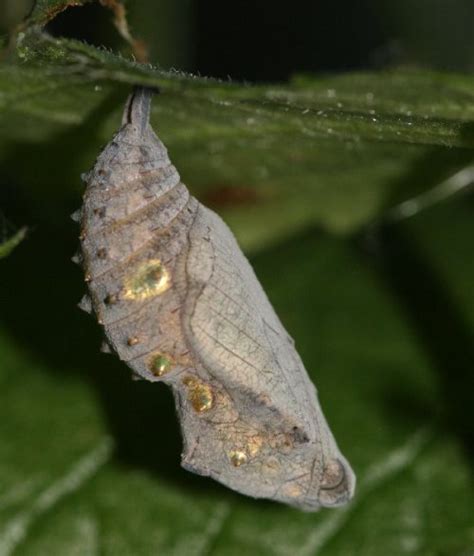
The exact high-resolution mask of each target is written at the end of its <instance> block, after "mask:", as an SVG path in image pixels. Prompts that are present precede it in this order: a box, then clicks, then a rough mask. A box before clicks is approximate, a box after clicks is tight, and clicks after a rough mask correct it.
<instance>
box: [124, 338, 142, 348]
mask: <svg viewBox="0 0 474 556" xmlns="http://www.w3.org/2000/svg"><path fill="white" fill-rule="evenodd" d="M139 343H140V338H137V337H136V336H130V338H128V340H127V346H136V345H137V344H139Z"/></svg>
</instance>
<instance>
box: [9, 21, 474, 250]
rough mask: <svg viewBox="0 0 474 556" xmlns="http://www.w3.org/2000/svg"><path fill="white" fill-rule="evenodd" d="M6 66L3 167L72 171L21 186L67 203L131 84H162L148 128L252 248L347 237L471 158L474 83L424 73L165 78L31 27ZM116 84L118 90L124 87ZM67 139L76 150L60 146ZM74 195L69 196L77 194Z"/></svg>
mask: <svg viewBox="0 0 474 556" xmlns="http://www.w3.org/2000/svg"><path fill="white" fill-rule="evenodd" d="M17 54H18V59H17V61H16V62H15V63H12V64H10V65H4V66H3V67H2V68H0V83H2V86H3V95H2V96H1V97H0V121H1V122H2V132H1V133H0V143H1V142H2V141H3V142H7V144H10V145H11V144H12V141H14V142H15V148H14V149H13V150H12V152H10V151H9V149H6V155H5V157H4V160H3V164H4V165H5V166H6V168H7V170H6V171H7V172H8V168H12V167H18V166H21V164H19V159H20V156H22V155H24V152H25V151H27V152H31V151H32V150H35V146H36V145H37V143H38V141H40V142H41V143H42V145H43V146H44V149H47V148H49V149H50V151H54V150H61V149H62V151H63V153H62V156H66V157H71V153H74V163H73V164H71V165H70V166H69V167H68V168H63V169H62V171H61V173H60V174H59V175H53V176H51V175H50V173H49V172H47V171H46V170H45V168H44V160H45V154H44V153H42V154H41V156H38V160H37V161H36V162H37V167H34V166H33V165H29V167H26V168H21V170H20V172H19V173H17V174H16V179H17V180H18V179H21V181H22V182H23V183H24V185H25V187H29V188H31V187H30V185H29V184H30V183H31V182H32V181H35V182H37V184H38V185H37V187H38V189H40V190H41V195H42V196H43V198H44V195H45V194H46V192H47V191H51V195H52V199H51V203H53V204H51V203H49V202H48V206H51V208H52V209H53V208H54V203H56V202H58V199H59V197H58V195H59V196H67V195H68V194H69V195H72V194H73V192H72V191H71V188H72V187H73V186H75V185H77V184H78V180H79V178H78V176H79V174H80V173H81V172H82V171H85V170H87V169H88V168H90V166H91V165H92V163H93V160H94V158H95V156H96V155H97V153H98V151H99V150H100V146H101V145H103V144H104V142H106V141H107V140H109V139H110V137H111V135H112V134H113V132H114V131H115V130H116V129H117V127H118V126H119V122H120V110H121V106H123V101H124V98H125V96H126V94H127V90H128V88H129V86H131V85H132V84H135V83H138V84H143V85H149V86H157V87H159V88H160V90H161V92H162V94H161V95H159V96H157V97H156V99H155V101H154V108H153V115H152V120H153V124H154V126H155V128H156V129H157V131H158V132H159V134H160V137H161V138H162V139H163V141H164V142H165V144H166V145H167V146H168V148H169V150H170V153H171V156H172V159H173V161H174V163H175V164H176V166H177V167H178V168H179V171H180V173H181V174H182V178H183V181H185V183H187V184H188V185H189V186H190V188H191V190H192V191H193V192H194V193H195V194H196V195H197V196H198V197H199V198H201V199H202V200H203V201H204V202H206V203H207V204H210V205H211V206H213V207H214V208H216V210H218V211H219V212H220V213H221V214H222V215H223V216H224V218H225V219H226V220H227V221H228V222H229V224H230V225H231V227H232V228H233V230H235V232H236V233H237V235H238V237H239V239H240V241H241V243H242V244H243V245H244V247H246V248H247V249H258V248H262V247H264V246H265V245H268V244H270V243H274V242H276V241H277V240H278V239H280V238H283V237H286V236H288V235H290V234H294V233H296V232H298V230H302V229H304V228H307V227H308V226H310V225H314V224H318V225H320V226H322V227H324V228H326V229H328V230H330V231H332V232H337V233H351V232H353V231H354V230H357V229H359V228H360V227H361V226H363V225H364V224H366V223H367V222H370V221H372V220H373V219H376V218H377V217H379V216H380V214H382V213H383V212H384V211H385V209H386V208H387V207H388V206H390V205H391V204H392V203H393V202H394V201H395V200H403V199H404V198H405V197H406V196H411V195H412V194H413V191H418V190H420V189H421V190H423V189H425V188H428V187H430V186H432V185H434V184H435V183H436V182H437V181H438V180H440V179H442V178H443V177H445V176H447V175H449V174H450V173H452V172H454V171H455V170H456V169H458V168H459V167H461V166H463V165H464V164H466V162H468V161H469V160H472V158H473V150H472V148H473V146H474V135H473V133H472V121H473V115H474V103H473V93H472V90H474V89H473V85H474V81H473V78H472V77H471V76H461V75H443V74H435V73H428V72H417V73H414V72H413V73H410V72H408V73H406V72H405V73H401V72H390V73H377V74H368V73H365V74H362V73H361V74H351V75H343V76H332V77H325V78H318V79H316V78H310V77H300V78H297V79H295V80H294V81H293V82H292V83H290V84H288V85H265V86H248V85H243V84H237V83H225V82H219V81H216V80H212V79H204V78H197V77H194V76H191V75H187V74H183V73H179V72H166V71H163V70H160V69H157V68H153V67H150V66H145V65H141V64H137V63H134V62H131V61H128V60H126V59H124V58H122V57H120V56H117V55H115V54H113V53H111V52H108V51H106V50H98V49H95V48H93V47H91V46H89V45H86V44H83V43H79V42H76V41H71V40H65V39H53V38H51V37H48V36H47V35H44V34H41V33H39V32H38V31H35V30H34V29H32V30H29V31H28V32H26V33H23V34H20V36H19V38H18V51H17ZM117 85H120V87H117ZM65 137H67V140H65ZM68 185H69V186H70V188H68Z"/></svg>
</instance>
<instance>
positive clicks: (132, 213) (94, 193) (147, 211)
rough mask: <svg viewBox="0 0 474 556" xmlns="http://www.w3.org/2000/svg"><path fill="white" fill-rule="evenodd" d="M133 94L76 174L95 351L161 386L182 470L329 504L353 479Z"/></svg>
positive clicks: (291, 352)
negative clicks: (113, 129) (174, 419)
mask: <svg viewBox="0 0 474 556" xmlns="http://www.w3.org/2000/svg"><path fill="white" fill-rule="evenodd" d="M152 94H153V93H152V91H151V90H148V89H145V88H136V89H135V91H134V92H133V93H132V94H131V96H130V97H129V99H128V101H127V104H126V107H125V110H124V114H123V121H122V126H121V128H120V129H119V131H118V132H117V133H116V134H115V136H114V137H113V139H112V140H111V142H110V143H109V144H108V145H107V146H106V147H105V149H104V150H103V151H102V153H101V154H100V155H99V157H98V158H97V161H96V163H95V165H94V168H93V169H92V170H91V171H90V172H89V173H88V174H86V175H85V178H84V179H85V181H86V184H87V188H86V191H85V194H84V203H83V206H82V209H81V211H80V224H81V235H80V242H81V259H82V264H83V267H84V270H85V274H86V282H87V287H88V290H89V293H88V296H89V299H86V300H83V302H82V306H83V308H85V309H86V310H88V311H90V310H91V309H92V311H93V313H95V315H96V316H97V319H98V321H99V323H100V324H101V325H102V326H103V328H104V333H105V336H106V342H107V344H108V345H109V346H110V349H111V350H112V351H113V352H115V353H116V354H117V355H118V356H119V357H120V359H121V360H122V361H124V362H125V363H127V364H128V365H129V367H131V369H132V370H133V373H134V375H135V376H139V377H142V378H143V379H145V380H149V381H162V382H164V383H166V384H168V385H170V386H171V387H172V389H173V393H174V397H175V402H176V409H177V413H178V416H179V419H180V423H181V430H182V436H183V455H182V465H183V467H185V468H186V469H188V470H190V471H192V472H194V473H198V474H201V475H206V476H210V477H212V478H214V479H216V480H217V481H220V482H221V483H223V484H225V485H227V486H228V487H230V488H232V489H234V490H236V491H238V492H241V493H243V494H246V495H249V496H253V497H255V498H268V499H272V500H276V501H279V502H283V503H286V504H290V505H292V506H295V507H298V508H301V509H303V510H308V511H315V510H317V509H318V508H320V507H321V506H327V507H331V506H339V505H342V504H344V503H346V502H347V501H348V500H349V499H350V498H351V497H352V495H353V491H354V485H355V477H354V474H353V472H352V470H351V468H350V466H349V464H348V462H347V461H346V459H345V458H344V457H343V456H342V454H341V453H340V451H339V449H338V447H337V445H336V442H335V440H334V438H333V435H332V434H331V431H330V430H329V427H328V425H327V423H326V420H325V418H324V416H323V413H322V411H321V408H320V406H319V403H318V399H317V394H316V389H315V387H314V386H313V384H312V383H311V381H310V379H309V377H308V375H307V373H306V370H305V368H304V365H303V363H302V361H301V359H300V357H299V355H298V353H297V352H296V350H295V346H294V342H293V341H292V339H291V338H290V337H289V335H288V333H287V332H286V331H285V329H284V327H283V325H282V324H281V322H280V320H279V319H278V317H277V315H276V314H275V311H274V310H273V307H272V306H271V304H270V302H269V300H268V298H267V296H266V294H265V292H264V291H263V289H262V287H261V285H260V283H259V281H258V279H257V277H256V276H255V274H254V271H253V269H252V267H251V266H250V264H249V262H248V261H247V259H246V258H245V256H244V255H243V253H242V251H241V250H240V248H239V246H238V244H237V242H236V240H235V238H234V236H233V234H232V232H231V231H230V230H229V228H228V227H227V226H226V224H225V223H224V222H223V221H222V220H221V218H220V217H219V216H217V214H215V213H214V212H212V211H211V210H209V209H208V208H206V207H205V206H203V205H202V204H201V203H199V202H198V201H197V200H196V199H195V198H194V197H192V196H191V195H190V194H189V191H188V190H187V188H186V186H185V185H184V184H183V183H182V182H181V181H180V177H179V174H178V172H177V170H176V168H175V167H174V166H173V165H172V164H171V162H170V160H169V158H168V154H167V150H166V148H165V147H164V145H163V143H162V142H161V141H160V140H159V139H158V137H157V136H156V134H155V133H154V131H153V129H152V128H151V125H150V123H149V117H150V104H151V97H152Z"/></svg>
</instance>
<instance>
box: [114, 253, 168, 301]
mask: <svg viewBox="0 0 474 556" xmlns="http://www.w3.org/2000/svg"><path fill="white" fill-rule="evenodd" d="M170 286H171V280H170V275H169V272H168V271H167V270H166V268H165V267H164V266H163V264H162V263H161V261H160V260H159V259H152V260H150V261H147V262H145V263H143V264H142V265H141V266H140V267H139V268H138V270H137V271H136V272H134V273H133V274H132V275H131V276H129V277H128V278H126V280H125V283H124V292H123V297H124V298H125V299H133V300H135V301H141V300H144V299H148V298H150V297H154V296H156V295H159V294H161V293H163V292H165V291H166V290H167V289H168V288H169V287H170Z"/></svg>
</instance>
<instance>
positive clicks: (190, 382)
mask: <svg viewBox="0 0 474 556" xmlns="http://www.w3.org/2000/svg"><path fill="white" fill-rule="evenodd" d="M183 384H185V385H186V386H187V387H188V400H189V401H190V402H191V405H192V406H193V408H194V410H195V411H197V412H198V413H204V412H205V411H209V410H210V409H211V408H212V406H213V405H214V394H213V393H212V388H211V387H210V386H209V384H206V383H205V382H201V381H200V380H198V379H196V378H193V377H192V376H186V377H184V379H183Z"/></svg>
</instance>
